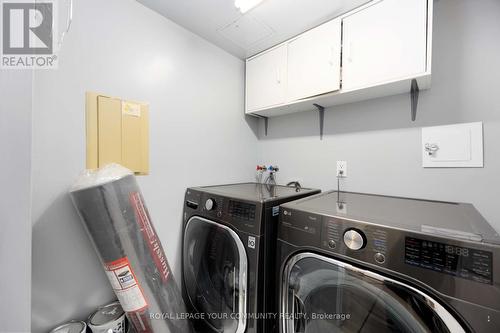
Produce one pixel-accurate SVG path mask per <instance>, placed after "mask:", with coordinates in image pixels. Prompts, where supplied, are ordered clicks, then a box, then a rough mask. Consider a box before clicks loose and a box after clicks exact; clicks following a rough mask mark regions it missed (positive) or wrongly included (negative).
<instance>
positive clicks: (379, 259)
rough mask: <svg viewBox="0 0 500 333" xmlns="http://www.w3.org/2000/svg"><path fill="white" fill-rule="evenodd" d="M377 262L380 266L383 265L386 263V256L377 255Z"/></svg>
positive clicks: (378, 253)
mask: <svg viewBox="0 0 500 333" xmlns="http://www.w3.org/2000/svg"><path fill="white" fill-rule="evenodd" d="M374 258H375V261H376V262H378V263H379V264H383V263H384V262H385V255H383V254H382V253H380V252H377V253H375V256H374Z"/></svg>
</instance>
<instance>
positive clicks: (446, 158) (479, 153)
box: [422, 122, 484, 168]
mask: <svg viewBox="0 0 500 333" xmlns="http://www.w3.org/2000/svg"><path fill="white" fill-rule="evenodd" d="M426 144H431V145H437V147H438V149H437V150H436V151H435V152H434V153H433V154H431V155H429V153H428V152H427V151H426V150H425V146H426ZM483 164H484V162H483V123H482V122H476V123H466V124H456V125H446V126H433V127H424V128H422V166H423V167H424V168H482V167H483Z"/></svg>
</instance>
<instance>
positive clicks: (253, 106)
mask: <svg viewBox="0 0 500 333" xmlns="http://www.w3.org/2000/svg"><path fill="white" fill-rule="evenodd" d="M286 63H287V46H286V44H283V45H280V46H278V47H276V48H274V49H271V50H270V51H268V52H265V53H263V54H261V55H259V56H257V57H255V58H252V59H250V60H248V61H247V66H246V104H247V106H246V110H247V111H252V110H258V109H261V108H266V107H271V106H274V105H279V104H283V103H284V102H285V101H286V83H287V68H286V67H287V66H286Z"/></svg>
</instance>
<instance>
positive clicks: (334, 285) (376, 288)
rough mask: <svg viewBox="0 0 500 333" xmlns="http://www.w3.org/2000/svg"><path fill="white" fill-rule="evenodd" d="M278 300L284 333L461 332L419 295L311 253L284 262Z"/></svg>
mask: <svg viewBox="0 0 500 333" xmlns="http://www.w3.org/2000/svg"><path fill="white" fill-rule="evenodd" d="M282 295H283V297H282V304H281V307H282V312H284V314H285V315H284V316H283V319H282V333H320V332H328V333H337V332H338V333H340V332H342V333H351V332H352V333H354V332H356V333H388V332H391V333H392V332H403V333H440V332H449V333H461V332H465V331H464V329H463V327H462V326H461V325H460V324H459V323H458V321H457V320H456V319H455V317H454V316H453V315H451V314H450V313H449V312H448V311H447V310H446V309H445V308H444V307H443V306H441V305H440V304H439V303H438V302H437V301H435V300H434V299H432V298H431V297H429V296H427V295H426V294H424V293H423V292H421V291H419V290H417V289H415V288H413V287H411V286H408V285H406V284H403V283H401V282H398V281H395V280H392V279H389V278H386V277H383V276H381V275H379V274H377V273H374V272H371V271H366V270H362V269H359V268H357V267H354V266H352V265H349V264H346V263H343V262H340V261H337V260H334V259H331V258H327V257H324V256H320V255H317V254H313V253H303V254H299V255H296V256H295V257H293V258H292V259H291V260H290V261H289V262H288V264H287V265H286V267H285V274H284V281H283V290H282Z"/></svg>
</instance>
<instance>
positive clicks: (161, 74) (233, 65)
mask: <svg viewBox="0 0 500 333" xmlns="http://www.w3.org/2000/svg"><path fill="white" fill-rule="evenodd" d="M74 6H75V8H74V19H73V23H72V25H71V30H70V31H69V33H68V34H67V36H66V38H65V41H64V44H63V46H62V50H61V52H60V54H59V68H58V69H56V70H45V71H37V73H36V75H35V79H34V100H33V104H34V109H33V118H34V120H33V123H34V127H33V211H32V213H33V292H32V296H33V300H32V302H33V308H32V331H33V332H34V333H37V332H46V331H48V330H49V329H50V328H51V327H53V326H55V325H57V324H59V323H61V322H63V321H66V320H70V319H73V318H79V319H83V318H85V316H87V315H88V314H89V313H90V312H91V311H92V310H94V309H95V307H96V306H98V305H100V304H104V303H106V302H109V301H111V300H112V299H113V298H114V296H113V294H112V291H111V289H110V287H109V283H108V281H107V280H106V277H105V275H104V273H103V271H102V268H101V266H100V264H99V263H98V258H97V256H96V255H95V253H94V249H93V248H92V246H91V243H90V241H89V240H88V237H87V235H86V234H85V232H84V229H83V227H82V225H81V223H80V221H79V219H78V217H77V214H76V212H75V210H74V208H73V206H72V204H71V202H70V199H69V196H68V193H67V191H68V189H69V187H70V185H71V184H72V182H73V181H74V180H75V179H76V177H77V176H78V174H79V172H80V171H81V170H82V169H83V168H84V166H85V91H97V92H101V93H105V94H109V95H111V96H118V97H122V98H127V99H132V100H138V101H144V102H148V103H149V104H150V156H151V157H150V175H149V176H142V177H139V178H138V179H139V184H140V186H141V188H142V191H143V194H144V197H145V200H146V204H147V206H148V208H149V210H150V213H151V216H152V220H153V222H154V224H155V227H156V228H157V231H158V234H159V236H160V239H161V241H162V244H163V247H164V249H165V252H166V254H167V257H168V259H169V262H170V264H171V265H172V266H173V269H174V273H175V274H176V275H177V276H179V267H180V265H179V260H180V242H179V241H180V236H181V222H182V220H181V216H182V208H183V195H184V191H185V189H186V187H188V186H197V185H208V184H218V183H228V182H238V181H250V180H252V179H253V175H254V171H253V170H254V169H253V168H254V166H255V163H256V160H257V149H256V147H257V136H256V132H257V125H258V124H257V123H256V121H255V119H253V118H248V119H247V118H245V116H244V115H243V109H244V63H243V61H242V60H240V59H237V58H235V57H233V56H231V55H229V54H228V53H226V52H224V51H222V50H221V49H219V48H217V47H215V46H213V45H212V44H210V43H208V42H206V41H205V40H203V39H202V38H200V37H198V36H196V35H194V34H192V33H190V32H188V31H186V30H185V29H183V28H181V27H179V26H177V25H176V24H174V23H172V22H171V21H169V20H167V19H165V18H163V17H162V16H160V15H158V14H156V13H154V12H153V11H151V10H149V9H147V8H146V7H143V6H142V5H140V4H139V3H137V2H136V1H133V0H108V1H99V0H86V1H75V2H74Z"/></svg>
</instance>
